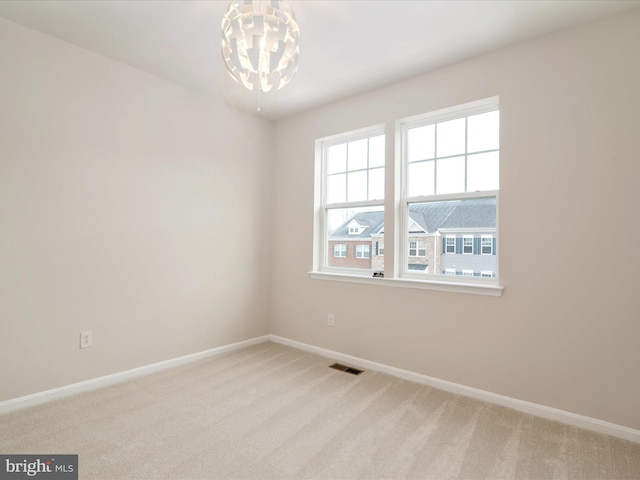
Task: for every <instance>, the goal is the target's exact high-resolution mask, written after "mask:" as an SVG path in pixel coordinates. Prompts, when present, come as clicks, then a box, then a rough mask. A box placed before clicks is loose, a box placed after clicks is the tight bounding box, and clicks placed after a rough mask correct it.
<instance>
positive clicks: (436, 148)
mask: <svg viewBox="0 0 640 480" xmlns="http://www.w3.org/2000/svg"><path fill="white" fill-rule="evenodd" d="M499 124H500V121H499V110H498V103H497V98H494V99H488V100H485V101H481V102H473V103H471V104H466V105H462V106H460V107H454V108H449V109H445V110H442V111H438V112H433V113H429V114H425V115H421V116H416V117H412V118H411V119H406V120H400V121H399V122H398V124H397V129H398V133H399V134H400V136H399V137H398V138H401V142H402V145H401V149H400V150H399V151H400V152H401V153H400V155H399V156H398V158H395V159H390V160H389V161H393V162H399V163H397V165H398V166H399V167H400V169H399V170H396V171H401V172H402V173H401V175H400V176H399V177H398V178H397V179H396V181H395V183H394V189H395V190H396V192H397V193H398V194H399V195H397V198H399V199H400V205H399V212H400V215H401V216H400V218H396V221H395V222H394V223H395V225H389V226H388V228H390V229H392V230H393V229H397V230H396V231H397V234H398V235H399V237H398V238H399V239H400V242H399V243H400V245H398V246H396V248H397V249H398V252H396V253H398V254H399V255H400V257H399V258H401V259H402V264H401V266H400V268H399V269H398V272H399V273H398V274H399V275H400V276H401V277H408V278H413V279H416V278H417V279H424V280H428V279H429V278H437V277H438V276H445V275H446V276H447V280H448V281H451V277H461V278H460V279H461V280H463V281H469V280H468V279H472V278H474V279H478V280H480V279H495V278H496V277H497V273H498V265H497V248H498V246H497V222H496V218H497V199H498V189H499V130H500V128H499ZM382 131H383V130H382V127H376V128H372V129H369V130H363V131H359V132H355V133H351V134H344V135H343V136H337V137H334V138H331V139H329V140H326V141H319V142H321V143H320V145H321V147H322V148H321V150H320V151H321V152H322V168H321V169H320V173H321V179H320V180H321V182H320V183H319V184H318V185H322V205H321V206H320V209H319V210H318V211H319V212H322V219H321V222H320V225H322V226H323V232H324V234H323V238H322V240H323V241H322V242H321V244H322V245H323V247H322V248H323V252H324V253H323V254H322V255H321V258H322V266H323V267H322V268H326V269H329V270H332V269H335V270H336V271H338V270H340V269H360V270H364V271H365V272H363V273H364V274H367V275H370V274H371V272H372V271H373V272H379V271H384V256H385V242H384V236H385V211H384V208H385V207H384V193H385V137H384V135H383V134H382ZM396 243H397V242H396ZM390 253H394V252H389V251H387V252H386V254H387V255H388V254H390ZM392 258H393V257H392ZM355 271H358V270H355ZM387 273H388V272H387ZM462 277H464V279H462ZM483 281H486V280H483Z"/></svg>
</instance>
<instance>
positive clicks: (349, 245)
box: [314, 126, 385, 271]
mask: <svg viewBox="0 0 640 480" xmlns="http://www.w3.org/2000/svg"><path fill="white" fill-rule="evenodd" d="M384 144H385V141H384V128H383V127H381V126H380V127H373V128H368V129H363V130H359V131H355V132H349V133H346V134H342V135H337V136H334V137H329V138H326V139H322V140H318V141H316V148H317V151H318V153H319V157H318V159H319V162H317V164H316V175H319V180H320V181H319V182H317V183H316V192H317V193H319V198H320V203H319V209H318V210H319V212H320V216H319V218H318V224H317V227H318V228H317V229H316V231H317V232H322V237H321V238H320V239H319V243H318V244H319V245H322V247H321V248H322V251H319V252H317V253H316V255H317V256H316V257H315V258H316V260H314V264H316V265H319V267H320V269H327V270H333V269H342V268H349V269H365V270H369V271H370V270H371V269H372V268H375V269H376V270H384V264H383V259H384V257H378V256H376V261H375V262H374V263H375V265H372V261H371V251H372V247H373V246H374V241H375V239H374V238H373V237H372V235H377V237H378V238H380V235H379V234H378V232H382V231H384V189H385V182H384V173H385V147H384ZM336 244H343V245H345V246H346V251H347V252H348V251H352V252H354V254H355V256H352V257H348V256H347V255H346V254H345V255H344V256H339V255H336V250H335V249H336V246H335V245H336ZM339 248H342V247H339ZM331 249H333V254H332V255H330V254H327V252H332V250H331Z"/></svg>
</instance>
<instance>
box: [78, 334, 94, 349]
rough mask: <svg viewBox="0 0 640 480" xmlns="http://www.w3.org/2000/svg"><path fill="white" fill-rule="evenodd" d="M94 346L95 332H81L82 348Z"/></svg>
mask: <svg viewBox="0 0 640 480" xmlns="http://www.w3.org/2000/svg"><path fill="white" fill-rule="evenodd" d="M89 347H93V332H91V331H87V332H80V348H89Z"/></svg>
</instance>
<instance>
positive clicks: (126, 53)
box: [0, 0, 640, 118]
mask: <svg viewBox="0 0 640 480" xmlns="http://www.w3.org/2000/svg"><path fill="white" fill-rule="evenodd" d="M227 4H228V1H227V0H223V1H212V0H210V1H187V0H183V1H180V0H177V1H176V0H173V1H172V0H162V1H153V0H142V1H134V0H129V1H113V0H106V1H105V0H93V1H78V0H74V1H70V0H62V1H58V0H32V1H7V0H5V1H0V16H2V17H5V18H6V19H9V20H12V21H14V22H17V23H20V24H22V25H25V26H27V27H31V28H33V29H35V30H39V31H41V32H43V33H47V34H49V35H52V36H54V37H57V38H60V39H63V40H66V41H68V42H71V43H74V44H76V45H79V46H81V47H84V48H87V49H89V50H93V51H95V52H97V53H99V54H102V55H104V56H106V57H110V58H112V59H114V60H117V61H119V62H122V63H125V64H128V65H130V66H132V67H136V68H139V69H141V70H145V71H147V72H149V73H152V74H155V75H157V76H159V77H163V78H165V79H167V80H170V81H172V82H175V83H178V84H181V85H184V86H186V87H188V88H192V89H196V90H198V91H201V92H204V93H207V94H209V95H212V96H216V97H219V98H223V99H224V100H225V101H227V102H228V103H230V104H232V105H235V106H237V107H239V108H243V109H247V110H250V111H255V109H256V105H257V97H256V94H255V93H251V92H249V91H248V90H245V89H244V88H243V87H241V86H240V85H238V84H237V83H235V82H234V81H233V80H231V78H230V77H229V75H228V74H227V73H226V71H225V69H224V65H223V62H222V58H221V55H220V51H219V48H220V22H221V19H222V15H223V13H224V11H225V8H226V6H227ZM289 4H290V5H291V7H292V8H293V10H294V12H295V14H296V17H297V20H298V24H299V26H300V61H299V70H298V73H297V74H296V76H295V77H294V78H293V80H292V81H291V83H289V85H287V86H285V87H284V88H283V89H282V90H280V91H278V92H273V93H269V94H266V95H264V96H263V99H262V115H264V116H266V117H269V118H280V117H283V116H286V115H289V114H292V113H296V112H299V111H302V110H305V109H308V108H311V107H315V106H318V105H321V104H323V103H327V102H330V101H333V100H337V99H339V98H343V97H346V96H349V95H352V94H354V93H357V92H361V91H365V90H369V89H372V88H375V87H379V86H382V85H385V84H388V83H391V82H394V81H397V80H400V79H403V78H408V77H410V76H414V75H417V74H420V73H423V72H427V71H429V70H433V69H435V68H438V67H441V66H443V65H446V64H451V63H454V62H458V61H461V60H464V59H466V58H470V57H474V56H477V55H480V54H483V53H486V52H489V51H491V50H495V49H498V48H502V47H505V46H508V45H511V44H514V43H518V42H522V41H524V40H527V39H530V38H534V37H537V36H540V35H545V34H547V33H550V32H553V31H556V30H561V29H564V28H568V27H571V26H574V25H578V24H581V23H585V22H589V21H592V20H595V19H598V18H602V17H606V16H610V15H614V14H617V13H620V12H623V11H625V10H628V9H632V8H639V7H640V0H626V1H619V0H602V1H597V0H596V1H594V0H588V1H582V0H546V1H545V0H542V1H536V0H533V1H525V0H516V1H507V0H502V1H493V0H475V1H463V0H457V1H455V0H453V1H452V0H445V1H436V0H429V1H420V0H410V1H404V0H388V1H386V0H290V1H289Z"/></svg>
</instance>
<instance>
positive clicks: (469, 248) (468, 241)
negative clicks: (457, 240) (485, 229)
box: [462, 235, 473, 254]
mask: <svg viewBox="0 0 640 480" xmlns="http://www.w3.org/2000/svg"><path fill="white" fill-rule="evenodd" d="M462 253H466V254H471V253H473V236H470V235H465V236H464V237H462Z"/></svg>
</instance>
